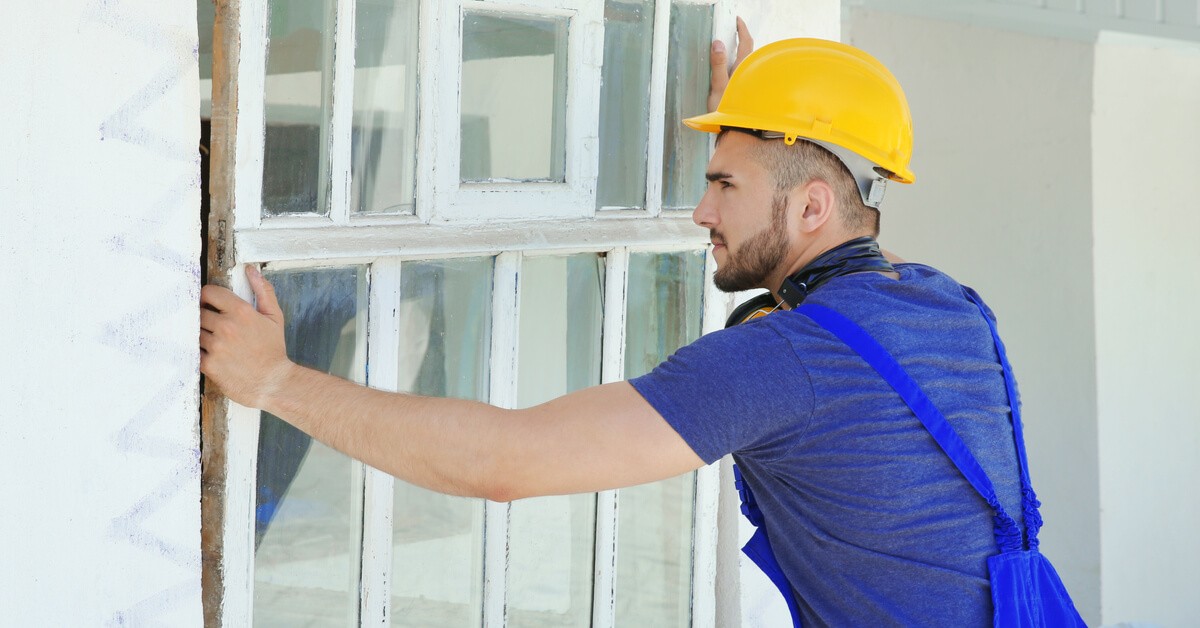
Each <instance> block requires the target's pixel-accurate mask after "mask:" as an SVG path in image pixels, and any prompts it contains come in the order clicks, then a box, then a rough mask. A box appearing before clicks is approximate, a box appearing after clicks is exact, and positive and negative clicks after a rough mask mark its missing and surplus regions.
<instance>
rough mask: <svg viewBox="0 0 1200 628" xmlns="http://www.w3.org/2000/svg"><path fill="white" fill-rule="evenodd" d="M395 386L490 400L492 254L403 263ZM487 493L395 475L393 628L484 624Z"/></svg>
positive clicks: (436, 393) (424, 393)
mask: <svg viewBox="0 0 1200 628" xmlns="http://www.w3.org/2000/svg"><path fill="white" fill-rule="evenodd" d="M400 295H401V302H400V326H401V333H400V346H399V347H398V350H399V356H400V370H399V381H398V382H397V389H398V390H401V391H404V392H412V393H416V394H419V395H427V396H435V397H455V398H458V399H473V400H476V401H487V398H488V381H489V380H488V356H489V354H490V351H489V349H490V347H491V308H492V258H490V257H485V258H469V259H455V260H439V261H428V262H410V263H405V264H404V265H403V266H402V268H401V281H400ZM483 511H484V502H483V500H482V499H468V498H464V497H454V496H450V495H442V494H440V493H435V492H433V491H429V490H426V489H423V488H420V487H417V486H413V485H411V484H408V483H406V482H403V481H400V480H396V483H395V506H394V511H393V515H392V611H391V618H392V625H393V626H413V627H419V628H424V627H426V626H478V625H480V624H481V623H482V622H483Z"/></svg>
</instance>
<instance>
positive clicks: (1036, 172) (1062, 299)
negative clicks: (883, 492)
mask: <svg viewBox="0 0 1200 628" xmlns="http://www.w3.org/2000/svg"><path fill="white" fill-rule="evenodd" d="M843 33H844V35H845V41H847V42H848V43H851V44H853V45H855V46H859V47H861V48H863V49H864V50H866V51H867V52H869V53H871V54H872V55H875V56H876V57H878V58H879V59H880V60H881V61H882V62H883V63H884V65H886V66H888V67H889V68H890V69H891V70H892V72H893V73H894V74H895V75H896V77H897V78H898V80H899V81H900V84H901V85H902V86H903V87H904V90H905V92H906V94H907V96H908V101H909V105H910V107H911V109H912V115H913V124H914V134H915V145H914V155H913V161H912V168H913V171H914V172H915V173H916V176H917V181H916V183H915V184H914V185H911V186H903V185H898V184H892V185H891V186H889V188H888V192H887V196H886V197H885V199H884V202H883V206H882V230H881V236H880V242H881V243H882V244H883V246H884V247H885V248H888V249H891V250H893V251H894V252H896V253H897V254H898V255H900V256H901V257H903V258H906V259H908V260H909V261H914V262H922V263H927V264H930V265H933V266H935V267H937V268H940V269H941V270H943V271H945V272H947V273H949V274H950V275H952V276H954V277H955V278H956V279H958V280H959V281H961V282H963V283H965V284H967V285H970V286H972V287H974V288H976V289H977V290H979V292H980V294H981V295H982V296H983V297H984V299H985V300H986V301H987V302H988V304H989V305H990V306H991V307H992V309H993V310H994V311H995V313H996V315H997V317H998V319H999V323H1000V332H1001V334H1002V335H1003V338H1004V340H1005V343H1006V344H1007V347H1008V351H1009V356H1010V358H1011V360H1012V364H1013V369H1014V370H1015V372H1016V375H1017V379H1018V381H1019V385H1020V392H1021V399H1022V402H1023V408H1024V420H1025V426H1026V434H1025V437H1026V443H1027V447H1028V452H1029V458H1030V460H1029V464H1030V473H1031V475H1032V479H1033V484H1034V488H1035V490H1036V491H1037V492H1038V496H1039V497H1040V499H1041V500H1042V503H1043V505H1042V509H1041V510H1042V516H1043V518H1044V519H1045V522H1046V525H1045V527H1044V528H1043V530H1042V533H1041V535H1040V539H1041V541H1042V548H1043V550H1044V551H1045V553H1046V554H1047V555H1048V556H1049V557H1050V558H1051V559H1052V560H1053V561H1054V564H1055V566H1056V567H1057V569H1058V571H1059V573H1060V575H1061V576H1062V578H1063V580H1064V581H1065V583H1066V585H1067V587H1068V589H1069V590H1070V592H1071V594H1072V596H1073V597H1074V600H1075V603H1076V605H1077V606H1078V607H1079V609H1080V611H1081V612H1082V613H1083V616H1084V619H1086V620H1087V621H1088V622H1089V623H1092V624H1095V623H1097V622H1098V619H1099V617H1100V557H1099V555H1098V551H1097V550H1098V548H1099V547H1100V517H1099V470H1098V461H1097V453H1096V452H1097V424H1096V375H1095V369H1096V359H1097V358H1096V354H1095V349H1094V323H1093V317H1094V311H1093V282H1092V229H1091V204H1092V187H1091V176H1092V169H1091V152H1092V147H1091V123H1090V113H1091V107H1092V103H1091V98H1092V83H1091V80H1092V79H1091V77H1092V46H1091V45H1090V44H1088V43H1085V42H1082V41H1071V40H1062V39H1055V38H1050V37H1039V36H1031V35H1026V34H1019V33H1014V32H1008V31H1002V30H995V29H989V28H983V27H978V26H969V25H964V24H959V23H952V22H943V21H936V20H929V19H922V18H914V17H906V16H900V15H895V14H890V13H884V12H880V11H872V10H867V9H861V8H856V9H853V10H851V11H849V12H848V14H847V18H846V22H845V24H844V26H843Z"/></svg>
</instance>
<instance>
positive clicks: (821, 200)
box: [792, 179, 837, 233]
mask: <svg viewBox="0 0 1200 628" xmlns="http://www.w3.org/2000/svg"><path fill="white" fill-rule="evenodd" d="M792 195H793V199H792V201H793V203H795V205H794V207H803V208H804V211H803V212H801V213H800V215H799V216H798V217H797V218H798V220H799V222H800V225H799V228H800V231H801V232H802V233H812V232H814V231H817V230H818V229H820V228H821V227H823V226H824V225H825V224H826V223H827V222H828V221H829V220H830V219H831V218H832V217H833V214H834V213H835V212H836V211H837V198H836V197H835V196H834V193H833V187H832V186H830V185H829V184H828V183H826V182H824V181H822V180H820V179H813V180H812V181H809V182H808V183H805V184H804V185H802V186H800V187H798V188H796V189H795V190H794V191H793V192H792Z"/></svg>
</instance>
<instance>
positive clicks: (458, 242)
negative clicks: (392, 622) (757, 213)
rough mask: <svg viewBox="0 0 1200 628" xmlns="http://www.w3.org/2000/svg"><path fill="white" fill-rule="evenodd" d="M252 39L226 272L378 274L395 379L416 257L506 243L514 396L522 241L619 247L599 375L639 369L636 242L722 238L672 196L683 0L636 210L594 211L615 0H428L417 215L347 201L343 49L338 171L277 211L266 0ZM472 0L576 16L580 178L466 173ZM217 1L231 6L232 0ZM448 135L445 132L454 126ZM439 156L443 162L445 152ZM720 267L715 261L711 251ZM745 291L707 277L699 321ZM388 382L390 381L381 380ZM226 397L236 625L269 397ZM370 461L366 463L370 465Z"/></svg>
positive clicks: (600, 582)
mask: <svg viewBox="0 0 1200 628" xmlns="http://www.w3.org/2000/svg"><path fill="white" fill-rule="evenodd" d="M686 2H687V3H689V4H705V5H710V4H715V5H716V6H715V8H714V18H713V29H714V32H715V33H727V32H730V33H731V32H732V30H733V28H732V26H733V16H732V13H731V11H730V10H729V6H728V3H727V2H725V1H724V0H720V1H718V0H686ZM236 4H238V5H239V6H238V7H237V10H238V11H239V13H240V17H239V36H240V54H239V56H238V65H237V68H236V84H237V95H235V96H233V98H234V99H235V100H236V103H235V104H236V107H233V108H231V109H230V110H233V111H236V112H237V113H236V135H235V137H234V138H233V139H234V142H233V146H234V155H233V163H234V164H235V165H234V171H233V175H234V176H233V177H232V179H233V181H234V182H235V184H234V189H233V204H234V207H233V216H232V223H233V227H234V231H235V247H234V254H233V262H234V264H233V268H234V269H235V270H234V272H231V274H230V276H229V277H228V279H229V280H230V283H231V285H232V287H233V288H234V290H235V291H236V292H237V293H238V294H239V295H241V296H243V297H244V298H249V297H250V290H249V286H248V285H247V283H246V281H245V278H244V276H243V275H242V273H241V272H240V267H241V265H242V264H247V263H256V264H257V263H268V264H270V266H271V267H272V268H317V267H326V266H344V265H359V264H366V265H368V268H367V277H368V281H369V297H368V329H367V334H368V338H369V342H368V356H367V359H368V360H369V361H370V364H371V375H370V377H371V381H369V382H368V384H370V385H372V386H374V387H378V388H384V389H387V388H388V387H389V386H391V387H393V388H394V383H395V381H396V377H395V375H396V372H397V371H396V370H397V368H398V363H397V355H396V352H395V351H394V350H389V348H390V347H395V346H398V340H399V334H400V326H399V321H398V311H399V308H397V307H395V305H396V304H397V303H398V301H399V287H400V278H401V273H402V272H403V267H404V264H405V263H406V262H408V261H415V260H424V259H432V258H444V257H467V256H479V255H494V256H496V258H495V260H496V261H495V271H494V272H495V275H494V284H493V285H494V296H493V311H492V335H491V337H492V348H491V358H490V359H491V365H492V366H491V369H492V371H491V380H490V381H491V384H490V387H491V388H490V399H489V401H490V402H491V403H493V404H494V405H497V406H500V407H513V406H514V405H515V402H516V370H517V369H516V365H517V363H516V360H517V355H516V342H517V330H518V328H519V326H518V318H517V317H518V315H519V303H518V298H519V297H518V295H519V282H520V265H521V261H522V259H523V258H524V257H525V256H535V255H545V254H554V255H566V254H571V253H581V252H593V253H604V254H605V255H606V280H605V291H606V295H605V312H604V319H603V325H604V338H605V342H604V343H603V349H602V351H603V355H602V369H601V374H602V380H603V381H604V382H612V381H619V380H621V379H623V377H624V349H625V347H624V342H625V341H624V338H625V304H626V293H627V289H628V285H627V284H628V272H627V270H628V264H629V255H630V253H631V252H642V251H646V252H659V253H663V252H677V251H688V250H702V249H707V248H708V234H707V233H706V232H705V231H704V230H702V229H699V228H697V227H696V226H695V225H693V224H692V223H691V218H690V213H688V212H678V211H669V212H663V211H662V207H661V205H662V192H661V189H662V160H663V146H662V139H663V124H664V123H663V116H664V115H665V113H664V102H665V93H666V77H665V67H666V59H667V54H668V50H667V36H668V33H669V24H668V23H667V20H668V19H669V17H670V8H671V6H670V2H669V1H661V0H660V1H659V2H658V3H657V5H656V10H655V24H654V29H653V32H654V41H653V50H654V58H653V65H652V70H651V86H650V93H651V102H650V116H651V119H650V125H649V126H650V137H649V142H648V147H647V150H648V153H647V155H648V159H647V168H648V175H649V176H648V177H647V196H646V204H647V207H645V208H643V209H641V210H637V211H620V212H617V211H611V210H608V209H604V210H600V211H597V210H596V208H595V189H594V187H595V182H596V172H597V168H598V160H599V148H598V137H597V136H598V120H599V104H598V103H599V86H600V65H601V62H602V60H603V44H604V35H603V25H604V24H603V14H602V12H603V2H601V1H600V0H574V1H571V0H526V1H525V2H523V3H521V4H519V5H517V4H511V3H503V4H502V3H494V2H480V1H478V0H459V1H455V2H445V3H442V2H439V1H438V0H421V1H420V6H419V8H418V15H419V18H418V19H420V20H421V28H420V29H419V30H418V32H419V33H420V37H421V39H420V42H419V49H418V67H419V78H418V82H419V89H418V129H417V141H416V145H417V147H418V148H417V150H418V154H419V155H420V157H419V158H418V163H417V165H416V168H417V177H416V182H415V191H414V193H415V195H416V202H415V214H414V215H389V216H362V217H360V216H354V215H353V213H352V212H351V210H350V208H349V199H350V196H349V186H350V167H351V163H350V124H351V117H352V116H351V114H352V97H351V95H352V93H353V84H352V80H353V63H354V56H353V55H352V54H335V55H334V58H335V60H336V61H335V68H334V76H333V89H334V98H333V107H332V111H331V120H330V128H331V135H330V138H329V141H328V145H329V153H330V154H329V164H330V166H329V170H330V171H331V179H330V180H331V181H332V182H335V184H334V185H332V187H331V189H330V202H331V206H330V211H329V215H328V216H281V217H268V218H265V219H264V218H263V217H262V173H263V150H264V140H265V121H264V113H265V110H264V103H263V94H264V91H265V79H266V77H265V67H266V52H267V42H268V38H267V26H268V25H267V19H268V11H269V6H268V1H267V0H239V1H238V2H236ZM336 6H337V9H336V12H335V13H336V16H337V21H336V24H335V25H334V28H335V31H334V39H335V41H336V42H337V43H336V45H337V46H338V47H339V48H338V50H339V51H341V50H346V49H347V48H346V46H353V43H354V33H353V31H354V28H353V25H354V1H353V0H338V1H337V5H336ZM464 7H466V8H467V9H468V10H488V11H499V12H513V13H514V14H518V15H520V14H527V15H569V16H571V17H570V19H571V25H570V27H569V29H568V64H569V65H568V67H569V68H570V69H569V70H568V95H567V133H566V146H567V156H566V157H567V167H566V171H565V172H566V178H567V181H566V183H559V184H545V183H533V184H531V183H503V184H460V183H459V181H458V173H459V167H458V158H457V154H458V149H459V141H458V138H459V115H458V103H457V93H458V86H459V81H460V80H461V72H460V71H459V70H460V68H461V16H462V12H463V10H464ZM218 10H221V8H220V7H219V9H218ZM438 138H441V139H440V140H439V139H438ZM430 164H433V167H431V165H430ZM705 259H706V261H705V276H706V278H710V277H711V274H712V272H713V270H714V269H715V261H714V260H713V257H712V254H711V252H708V253H707V254H706V256H705ZM729 303H730V299H729V297H728V295H725V294H723V293H721V292H719V291H718V290H716V288H715V287H714V286H713V285H712V282H711V281H710V280H706V285H705V288H704V309H703V321H702V333H708V332H710V331H713V330H716V329H719V328H721V327H722V326H723V324H724V318H725V315H726V313H727V312H728V308H729ZM381 383H382V384H381ZM225 403H226V404H227V409H226V417H227V419H226V420H227V430H228V431H227V435H226V440H225V443H224V447H225V460H226V467H225V477H226V486H225V494H224V513H225V515H224V520H223V522H222V528H221V531H220V533H221V536H222V543H221V545H222V552H223V553H222V557H221V558H222V560H221V567H220V569H221V582H222V585H223V586H222V589H223V591H222V596H221V608H220V618H221V623H222V625H227V626H241V625H252V622H253V617H252V611H253V599H254V593H253V589H254V500H255V465H256V462H257V460H256V459H257V447H258V430H259V424H260V412H259V411H258V410H256V409H251V408H246V407H243V406H240V405H237V404H235V403H232V402H228V401H226V402H225ZM355 464H358V465H359V466H358V467H356V469H359V470H361V471H362V477H363V487H364V488H363V490H364V494H363V498H362V500H361V503H362V507H363V522H364V524H363V530H362V550H363V553H362V561H363V564H362V566H363V571H362V574H363V575H362V579H361V582H360V587H361V589H360V598H359V599H360V608H359V621H360V624H361V625H371V626H383V625H387V622H388V620H389V610H390V609H389V604H390V590H388V586H389V582H390V580H391V579H390V578H389V573H388V572H389V570H390V569H391V566H392V564H391V551H392V548H391V538H390V530H391V517H392V490H393V479H392V478H391V477H390V476H388V475H387V474H385V473H382V472H379V471H377V470H374V469H371V468H369V467H366V466H365V465H361V463H355ZM356 473H357V471H356ZM718 477H719V471H718V467H717V465H716V464H714V465H709V466H707V467H704V468H702V469H700V470H699V471H698V472H697V477H696V493H695V495H696V499H695V502H694V504H695V506H694V526H693V544H692V547H693V550H692V552H693V561H692V593H691V596H692V625H693V626H703V627H708V626H713V625H715V622H716V601H715V579H716V563H717V555H716V548H717V529H716V525H717V523H716V522H717V502H718V493H719V489H718ZM617 494H618V491H602V492H600V493H599V494H598V497H597V511H596V521H597V523H596V534H597V536H596V548H597V549H596V556H595V566H596V571H595V574H594V598H593V625H595V626H612V625H613V622H614V619H615V598H614V596H615V591H616V586H615V577H616V574H615V571H616V548H617V538H618V536H617V535H618V523H619V519H618V513H617ZM507 523H508V505H507V504H500V503H493V502H488V503H487V505H486V507H485V524H484V525H485V531H484V580H485V582H484V617H483V623H484V625H485V626H488V627H498V626H503V625H504V621H505V606H504V605H505V598H506V595H505V586H506V580H507V578H506V577H505V576H506V568H507V565H506V563H505V560H506V551H505V549H506V546H507Z"/></svg>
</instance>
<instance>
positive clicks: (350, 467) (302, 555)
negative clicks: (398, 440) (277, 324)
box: [254, 267, 367, 626]
mask: <svg viewBox="0 0 1200 628" xmlns="http://www.w3.org/2000/svg"><path fill="white" fill-rule="evenodd" d="M268 279H270V280H271V281H272V282H273V283H274V284H275V289H276V292H277V294H278V295H279V304H280V306H281V307H282V308H283V313H284V316H285V317H286V320H287V325H286V328H285V333H286V336H287V348H288V356H290V357H291V358H292V359H293V360H295V361H296V362H298V363H300V364H303V365H305V366H309V367H312V368H315V369H317V370H321V371H325V372H328V373H333V374H334V375H338V376H341V377H345V378H348V379H352V380H355V381H359V382H361V381H363V379H364V378H363V373H364V370H365V365H366V359H365V355H366V351H365V349H366V333H365V325H366V312H367V308H366V298H367V297H366V286H367V282H366V276H365V269H364V268H363V267H357V268H338V269H320V270H295V271H282V272H273V273H268ZM359 469H361V466H360V465H358V464H357V463H354V462H352V461H351V460H350V459H349V458H347V457H346V456H344V455H342V454H340V453H338V452H336V451H334V450H332V449H330V448H328V447H326V446H325V445H322V444H321V443H319V442H317V441H315V440H312V439H311V438H309V437H308V436H307V435H305V434H304V433H303V432H301V431H299V430H297V429H296V428H294V427H292V426H290V425H288V424H287V423H284V422H283V421H281V420H279V419H278V418H276V417H274V416H272V415H270V414H267V413H265V412H264V413H263V414H262V424H261V427H260V431H259V442H258V470H257V491H256V508H255V529H254V533H255V534H254V537H255V555H254V624H255V625H256V626H298V625H305V626H346V625H348V624H352V623H356V622H357V616H358V573H359V565H360V550H359V548H360V546H361V540H360V532H361V521H362V513H361V508H362V507H361V496H362V477H361V472H360V471H359Z"/></svg>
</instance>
